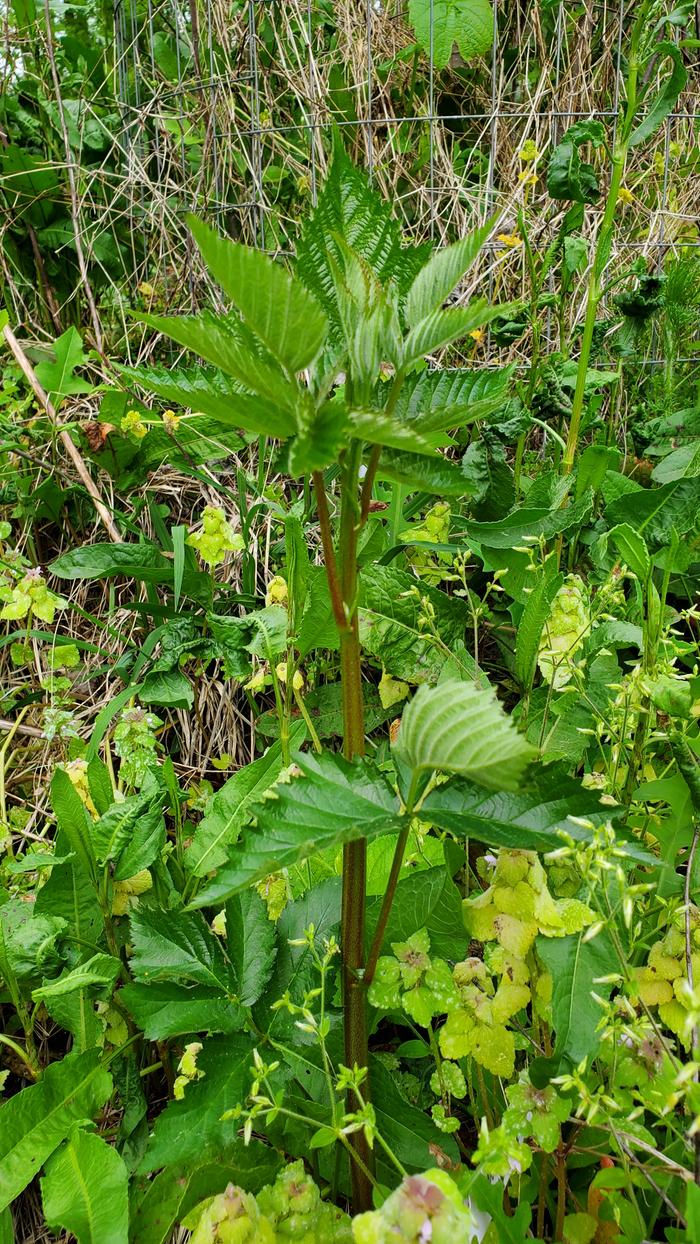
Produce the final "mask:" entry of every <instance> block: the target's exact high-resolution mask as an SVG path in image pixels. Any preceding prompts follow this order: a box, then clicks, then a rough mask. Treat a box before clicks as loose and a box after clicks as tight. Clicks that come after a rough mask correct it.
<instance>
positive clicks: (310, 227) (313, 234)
mask: <svg viewBox="0 0 700 1244" xmlns="http://www.w3.org/2000/svg"><path fill="white" fill-rule="evenodd" d="M339 239H343V242H340V241H339ZM343 243H344V244H345V246H346V247H348V246H349V247H351V248H352V250H353V251H355V252H356V253H357V254H358V255H360V256H361V257H362V258H363V259H364V260H366V261H367V263H368V264H369V266H370V268H371V269H372V272H373V273H374V274H375V276H377V277H378V278H379V279H380V280H387V279H388V278H389V277H391V276H393V275H395V273H396V271H397V269H399V268H400V266H401V264H402V249H401V235H400V230H399V227H398V224H397V222H396V221H395V220H394V218H393V216H392V213H391V208H390V206H389V204H388V203H386V202H385V201H384V200H383V199H382V198H381V196H380V195H379V194H377V192H376V190H373V189H372V188H371V186H370V185H369V183H368V181H367V177H366V175H365V174H364V173H362V172H360V171H359V169H356V168H355V166H354V165H353V164H352V162H351V161H350V160H349V158H348V156H347V155H346V154H345V152H344V151H343V148H342V147H341V145H340V142H339V141H336V143H335V147H334V151H333V160H332V163H331V167H330V170H329V173H328V177H327V178H326V181H325V184H324V186H323V189H322V190H321V192H320V194H319V197H318V201H317V203H316V206H315V208H314V209H313V211H312V212H311V213H310V215H309V216H308V217H307V219H306V222H305V224H304V226H303V228H302V231H301V236H300V238H299V242H298V244H297V255H296V271H297V272H298V274H299V276H300V278H301V280H302V281H303V282H304V285H305V286H306V288H307V289H309V290H311V291H312V293H313V294H314V295H315V296H316V297H317V298H318V300H319V302H321V304H322V305H323V307H324V309H325V311H326V312H327V314H328V316H329V318H330V319H331V320H332V322H333V323H334V325H335V326H336V328H339V327H340V323H339V318H338V302H337V297H336V286H335V280H334V276H333V270H334V267H335V269H336V270H338V271H341V272H342V271H343V270H344V258H343V255H344V251H343Z"/></svg>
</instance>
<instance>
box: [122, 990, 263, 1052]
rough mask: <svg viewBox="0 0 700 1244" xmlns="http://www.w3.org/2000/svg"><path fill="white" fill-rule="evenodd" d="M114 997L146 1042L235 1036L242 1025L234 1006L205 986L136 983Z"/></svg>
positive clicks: (239, 1011)
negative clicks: (197, 1034) (195, 1035)
mask: <svg viewBox="0 0 700 1244" xmlns="http://www.w3.org/2000/svg"><path fill="white" fill-rule="evenodd" d="M118 997H119V1001H120V1002H122V1003H123V1004H124V1006H126V1007H127V1009H128V1010H129V1012H130V1014H131V1015H132V1017H133V1019H134V1021H135V1023H136V1024H137V1025H138V1027H139V1028H140V1029H141V1030H142V1032H143V1034H144V1036H145V1037H146V1039H147V1040H148V1041H165V1040H167V1039H168V1037H180V1036H183V1035H185V1034H186V1033H190V1032H226V1033H230V1032H238V1031H239V1030H240V1029H241V1028H242V1027H243V1025H244V1023H245V1012H244V1011H243V1008H242V1007H241V1006H239V1005H238V1003H236V1002H233V1001H232V1000H231V999H230V998H229V997H228V996H226V995H225V994H223V993H222V992H221V990H220V989H211V988H208V987H207V986H206V985H200V984H196V985H177V984H175V983H174V982H173V981H162V982H149V984H147V985H146V984H140V983H138V982H136V983H131V984H129V985H125V986H124V988H123V989H122V990H120V992H119V995H118Z"/></svg>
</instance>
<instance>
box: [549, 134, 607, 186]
mask: <svg viewBox="0 0 700 1244" xmlns="http://www.w3.org/2000/svg"><path fill="white" fill-rule="evenodd" d="M604 142H605V127H604V126H603V125H602V124H601V122H600V121H577V122H576V123H575V125H572V126H570V127H569V129H568V130H567V131H566V133H565V135H564V137H563V139H562V141H561V142H560V143H559V144H558V145H557V146H556V147H555V148H554V150H553V152H552V154H551V155H550V157H549V168H548V169H547V190H548V192H549V194H550V195H551V197H552V198H553V199H570V200H572V201H573V202H574V203H596V202H597V200H598V198H599V197H600V186H599V185H598V177H597V175H596V172H595V169H594V168H593V165H592V164H586V163H584V161H582V159H581V156H580V148H581V147H583V146H585V145H586V143H592V144H593V146H594V147H600V146H602V144H603V143H604Z"/></svg>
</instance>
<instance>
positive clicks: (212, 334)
mask: <svg viewBox="0 0 700 1244" xmlns="http://www.w3.org/2000/svg"><path fill="white" fill-rule="evenodd" d="M141 319H142V320H143V322H144V323H145V324H148V325H149V327H150V328H153V329H155V331H156V332H158V333H164V334H165V336H166V337H170V338H171V339H172V340H173V341H176V342H177V343H178V345H181V346H184V347H185V348H186V349H187V350H193V351H194V353H195V354H198V355H199V357H200V358H203V359H205V360H206V361H207V362H208V363H213V364H214V366H215V367H220V368H221V369H222V371H225V372H226V373H227V374H228V375H229V376H233V378H234V380H237V381H238V382H239V384H241V385H243V386H244V388H245V389H246V390H247V391H248V393H256V394H258V395H259V396H260V397H262V398H266V399H268V400H269V402H270V404H273V403H276V404H278V405H279V407H280V410H279V411H278V413H277V415H276V416H274V422H273V424H272V425H271V426H270V429H269V430H270V435H272V436H288V435H289V434H290V433H291V432H293V431H294V421H293V420H292V419H291V417H289V416H288V415H287V417H285V415H286V412H289V411H293V410H294V409H295V407H296V404H297V402H298V400H299V397H300V394H301V389H300V388H299V386H298V385H297V383H296V382H295V381H294V380H293V379H290V378H289V377H288V376H285V374H284V372H283V371H282V369H281V367H280V366H279V365H278V363H277V362H276V361H275V359H273V358H271V357H270V355H269V354H267V353H266V352H265V351H262V350H261V349H260V347H259V345H258V343H257V342H256V341H255V339H254V338H253V337H252V335H251V334H250V332H249V330H248V329H247V328H246V326H245V324H242V323H241V322H240V321H239V320H237V319H236V317H235V316H232V315H228V316H223V315H213V314H212V313H211V312H210V311H203V312H202V313H201V314H200V315H189V316H187V315H167V316H166V315H143V316H141ZM240 410H241V413H242V408H240ZM240 426H243V425H242V424H241V425H240Z"/></svg>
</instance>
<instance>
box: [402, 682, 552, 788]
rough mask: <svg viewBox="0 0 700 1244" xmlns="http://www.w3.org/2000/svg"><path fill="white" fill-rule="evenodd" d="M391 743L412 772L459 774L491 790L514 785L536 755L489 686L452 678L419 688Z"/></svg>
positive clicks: (518, 781)
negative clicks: (437, 684) (394, 739)
mask: <svg viewBox="0 0 700 1244" xmlns="http://www.w3.org/2000/svg"><path fill="white" fill-rule="evenodd" d="M394 747H395V750H396V754H397V756H399V757H400V759H401V760H402V761H403V762H404V763H405V764H407V765H408V766H409V768H410V769H411V770H412V772H413V773H415V774H418V773H420V772H421V771H423V770H441V771H443V772H445V773H459V774H461V776H462V777H468V778H469V779H470V780H471V781H474V782H477V783H478V784H479V785H481V786H486V787H488V788H490V789H491V790H517V789H518V787H519V785H520V782H521V780H522V776H523V774H524V772H525V769H526V768H527V766H528V764H529V763H530V761H531V760H532V759H533V758H534V756H535V750H534V748H532V747H531V746H530V744H529V743H527V742H526V741H525V739H524V738H523V737H522V735H520V734H518V733H517V731H516V729H515V727H514V725H513V722H512V721H511V719H510V717H507V716H506V714H505V713H504V712H503V709H502V708H501V706H500V704H499V702H498V700H497V699H496V696H495V694H494V693H493V691H490V690H489V691H487V690H486V689H485V688H484V687H481V686H475V685H474V684H473V683H466V682H455V681H450V682H444V683H440V685H439V686H437V687H420V688H419V690H418V691H417V692H416V694H415V695H414V697H413V699H412V700H411V702H410V704H408V705H407V706H406V708H405V709H404V712H403V717H402V718H401V728H400V730H399V733H398V737H397V740H396V743H395V744H394Z"/></svg>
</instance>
